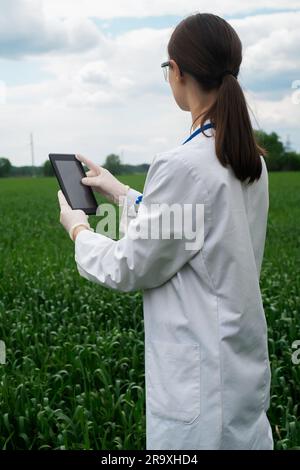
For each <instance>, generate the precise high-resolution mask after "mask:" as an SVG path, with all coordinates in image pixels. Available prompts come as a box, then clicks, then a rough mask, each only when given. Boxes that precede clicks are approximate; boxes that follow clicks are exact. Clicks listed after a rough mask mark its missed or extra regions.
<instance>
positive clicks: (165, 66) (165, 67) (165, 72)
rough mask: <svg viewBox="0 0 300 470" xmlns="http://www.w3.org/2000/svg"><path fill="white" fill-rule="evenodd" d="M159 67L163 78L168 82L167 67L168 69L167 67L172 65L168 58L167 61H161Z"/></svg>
mask: <svg viewBox="0 0 300 470" xmlns="http://www.w3.org/2000/svg"><path fill="white" fill-rule="evenodd" d="M161 67H162V69H163V73H164V78H165V80H166V82H168V81H169V69H168V67H172V65H171V63H170V61H169V60H168V61H167V62H163V63H162V64H161Z"/></svg>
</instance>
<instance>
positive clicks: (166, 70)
mask: <svg viewBox="0 0 300 470" xmlns="http://www.w3.org/2000/svg"><path fill="white" fill-rule="evenodd" d="M161 67H162V69H163V73H164V77H165V80H166V82H168V81H169V68H168V67H171V68H172V64H171V62H170V61H169V60H168V61H167V62H163V63H162V64H161ZM179 71H180V75H183V73H182V71H181V69H180V68H179Z"/></svg>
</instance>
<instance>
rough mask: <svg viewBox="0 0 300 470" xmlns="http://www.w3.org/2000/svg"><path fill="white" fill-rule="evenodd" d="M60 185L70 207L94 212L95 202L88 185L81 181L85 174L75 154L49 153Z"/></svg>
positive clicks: (90, 212) (89, 212)
mask: <svg viewBox="0 0 300 470" xmlns="http://www.w3.org/2000/svg"><path fill="white" fill-rule="evenodd" d="M49 158H50V160H51V163H52V165H53V168H54V171H55V174H56V176H57V178H58V181H59V184H60V187H61V189H62V191H63V193H64V195H65V197H66V199H67V201H68V203H69V204H70V205H71V207H72V209H82V210H84V211H85V212H86V213H87V214H95V213H96V209H97V202H96V199H95V196H94V194H93V192H92V190H91V188H90V187H89V186H85V185H84V184H82V183H81V179H82V178H83V177H84V176H85V173H84V169H83V166H82V164H81V163H80V162H79V161H78V160H77V159H76V158H75V155H57V154H51V155H49Z"/></svg>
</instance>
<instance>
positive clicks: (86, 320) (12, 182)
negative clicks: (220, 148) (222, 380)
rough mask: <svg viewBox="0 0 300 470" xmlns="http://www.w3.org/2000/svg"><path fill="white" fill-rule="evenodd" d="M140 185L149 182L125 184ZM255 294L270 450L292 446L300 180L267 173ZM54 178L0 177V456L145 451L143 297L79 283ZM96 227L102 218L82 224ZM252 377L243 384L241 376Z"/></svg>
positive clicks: (299, 379)
mask: <svg viewBox="0 0 300 470" xmlns="http://www.w3.org/2000/svg"><path fill="white" fill-rule="evenodd" d="M121 179H122V180H123V181H124V182H126V183H128V184H129V185H131V186H132V187H134V188H135V189H138V190H141V191H142V188H143V183H144V180H145V175H132V176H126V177H124V178H121ZM269 181H270V212H269V223H268V232H267V242H266V247H265V256H264V261H263V266H262V274H261V289H262V295H263V302H264V307H265V312H266V316H267V321H268V325H269V352H270V360H271V367H272V393H271V407H270V410H269V413H268V414H269V418H270V421H271V423H272V429H273V435H274V440H275V448H276V449H283V450H284V449H291V448H298V449H300V424H299V403H300V364H298V365H297V364H294V363H293V362H292V354H293V352H294V351H295V350H294V349H293V348H292V344H293V342H294V341H296V340H300V326H299V325H300V223H299V221H300V173H299V172H298V173H297V172H294V173H293V172H290V173H271V174H270V175H269ZM57 189H58V186H57V183H56V180H55V179H54V178H28V179H27V178H22V179H12V178H9V179H2V180H0V215H1V217H0V231H1V236H0V340H2V341H4V342H5V345H6V364H2V365H0V448H1V449H14V450H17V449H95V450H99V449H110V450H113V449H120V450H121V449H145V404H144V403H145V393H144V330H143V312H142V297H141V292H135V293H121V292H120V293H119V292H117V291H112V290H109V289H107V288H104V287H102V286H100V285H97V284H92V283H90V282H88V281H87V280H85V279H83V278H82V277H80V276H79V274H78V272H77V268H76V264H75V261H74V246H73V243H72V242H71V240H70V239H69V238H68V235H67V234H66V232H65V231H64V230H63V228H62V227H61V225H60V224H59V209H58V202H57ZM89 220H90V221H91V224H92V225H93V226H94V227H95V225H96V223H97V221H98V219H97V218H96V216H92V217H90V219H89ZM249 380H251V377H249Z"/></svg>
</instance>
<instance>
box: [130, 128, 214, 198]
mask: <svg viewBox="0 0 300 470" xmlns="http://www.w3.org/2000/svg"><path fill="white" fill-rule="evenodd" d="M212 127H214V125H213V124H212V123H211V122H209V123H207V124H205V125H204V126H202V127H199V128H198V129H196V130H195V131H194V132H193V133H192V134H191V135H190V136H189V137H188V138H187V139H186V140H185V141H184V142H183V143H182V145H184V144H186V143H187V142H189V141H190V140H192V139H193V138H194V137H196V135H198V134H200V132H203V131H206V129H211V128H212ZM142 199H143V195H142V194H141V195H140V196H138V197H137V198H136V200H135V204H139V203H140V202H141V200H142Z"/></svg>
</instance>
